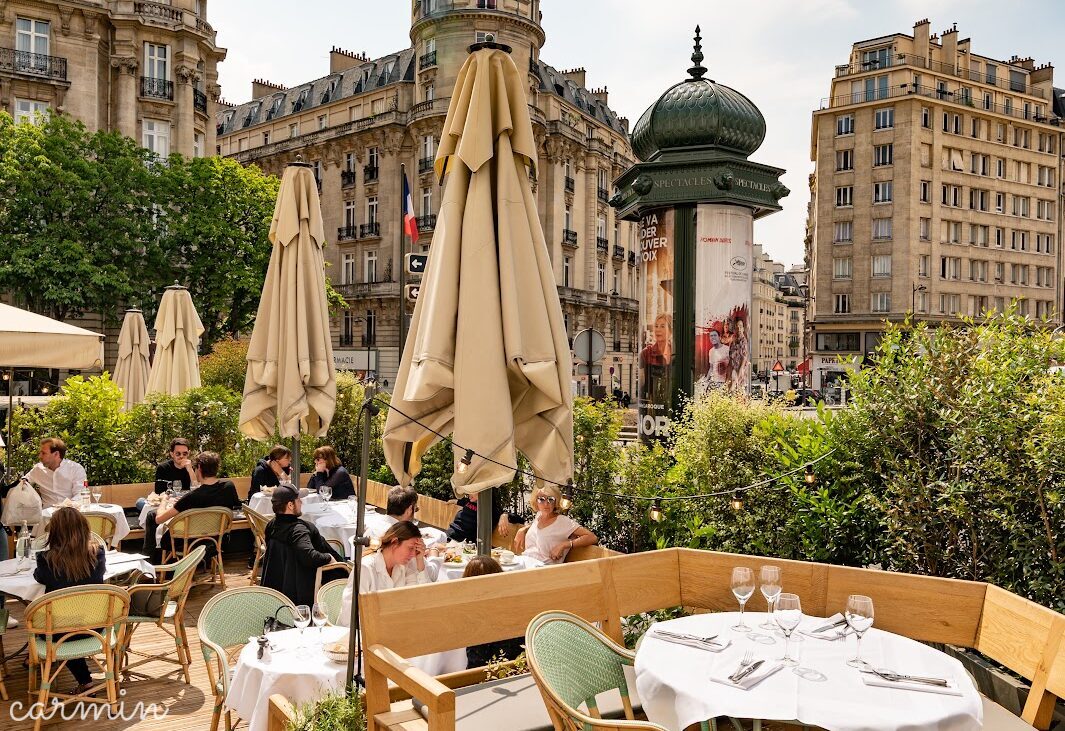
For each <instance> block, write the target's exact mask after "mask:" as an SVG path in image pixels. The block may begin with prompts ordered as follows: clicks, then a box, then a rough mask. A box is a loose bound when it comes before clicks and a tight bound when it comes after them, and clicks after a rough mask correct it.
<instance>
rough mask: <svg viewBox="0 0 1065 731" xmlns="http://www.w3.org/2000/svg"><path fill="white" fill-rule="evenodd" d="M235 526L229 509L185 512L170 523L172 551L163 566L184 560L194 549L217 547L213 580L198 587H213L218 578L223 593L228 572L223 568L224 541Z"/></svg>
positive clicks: (213, 561)
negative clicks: (211, 585) (208, 584)
mask: <svg viewBox="0 0 1065 731" xmlns="http://www.w3.org/2000/svg"><path fill="white" fill-rule="evenodd" d="M232 524H233V511H231V510H230V509H229V508H196V509H194V510H185V511H182V512H180V513H178V514H177V515H175V516H174V517H173V518H171V520H170V524H169V525H168V526H167V530H168V532H169V533H170V548H168V549H166V550H164V552H163V563H164V564H165V563H168V562H171V561H177V560H178V559H181V558H184V557H185V556H186V555H187V554H188V553H189V552H190V551H191V550H192V549H193V548H195V547H196V546H199V545H202V546H204V547H212V546H213V547H214V549H215V555H214V556H212V557H211V566H210V568H209V571H208V576H209V577H210V578H208V579H206V580H204V581H200V582H197V583H201V584H204V583H214V579H215V578H216V577H217V579H218V583H219V584H220V585H221V587H222V589H223V590H225V588H226V572H225V569H224V567H223V566H222V538H224V537H225V535H226V534H227V533H229V527H230V526H231V525H232Z"/></svg>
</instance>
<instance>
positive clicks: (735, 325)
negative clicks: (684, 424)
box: [694, 204, 754, 396]
mask: <svg viewBox="0 0 1065 731" xmlns="http://www.w3.org/2000/svg"><path fill="white" fill-rule="evenodd" d="M753 238H754V219H753V218H752V216H751V213H750V211H749V210H748V209H746V208H740V207H738V206H726V205H717V204H703V205H700V206H698V208H697V210H696V223H695V272H696V277H695V283H696V284H695V374H694V375H695V395H696V396H698V395H702V394H704V393H706V392H707V391H710V390H714V389H724V390H726V391H728V392H732V393H743V394H749V393H750V387H751V276H752V273H753V272H752V267H753V247H752V241H753Z"/></svg>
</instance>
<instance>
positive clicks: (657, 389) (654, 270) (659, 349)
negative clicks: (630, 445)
mask: <svg viewBox="0 0 1065 731" xmlns="http://www.w3.org/2000/svg"><path fill="white" fill-rule="evenodd" d="M639 237H640V266H641V268H642V269H641V271H642V281H643V293H642V296H641V297H640V323H641V325H640V357H639V367H640V384H639V386H640V388H639V394H638V399H637V406H638V407H639V415H640V437H641V438H642V439H643V440H644V441H652V440H655V439H663V438H665V437H666V436H668V434H669V410H670V408H671V404H672V399H673V346H674V343H673V253H674V252H673V209H672V208H658V209H655V210H652V211H648V212H647V213H646V214H644V216H643V217H642V218H641V219H640V231H639Z"/></svg>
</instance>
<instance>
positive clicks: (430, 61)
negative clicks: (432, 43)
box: [418, 51, 436, 71]
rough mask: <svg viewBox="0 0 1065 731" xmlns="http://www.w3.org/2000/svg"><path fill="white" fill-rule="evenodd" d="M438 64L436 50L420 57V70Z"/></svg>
mask: <svg viewBox="0 0 1065 731" xmlns="http://www.w3.org/2000/svg"><path fill="white" fill-rule="evenodd" d="M432 66H436V51H430V52H429V53H426V54H424V55H423V56H422V57H421V58H419V59H418V70H419V71H421V70H422V69H427V68H430V67H432Z"/></svg>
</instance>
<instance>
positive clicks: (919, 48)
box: [913, 18, 931, 59]
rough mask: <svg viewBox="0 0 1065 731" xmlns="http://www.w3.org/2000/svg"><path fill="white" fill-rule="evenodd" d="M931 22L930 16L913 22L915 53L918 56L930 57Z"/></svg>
mask: <svg viewBox="0 0 1065 731" xmlns="http://www.w3.org/2000/svg"><path fill="white" fill-rule="evenodd" d="M930 25H931V24H930V23H929V22H928V18H925V19H924V20H918V21H917V22H916V23H914V24H913V55H915V56H917V58H923V59H927V58H928V28H929V26H930Z"/></svg>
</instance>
